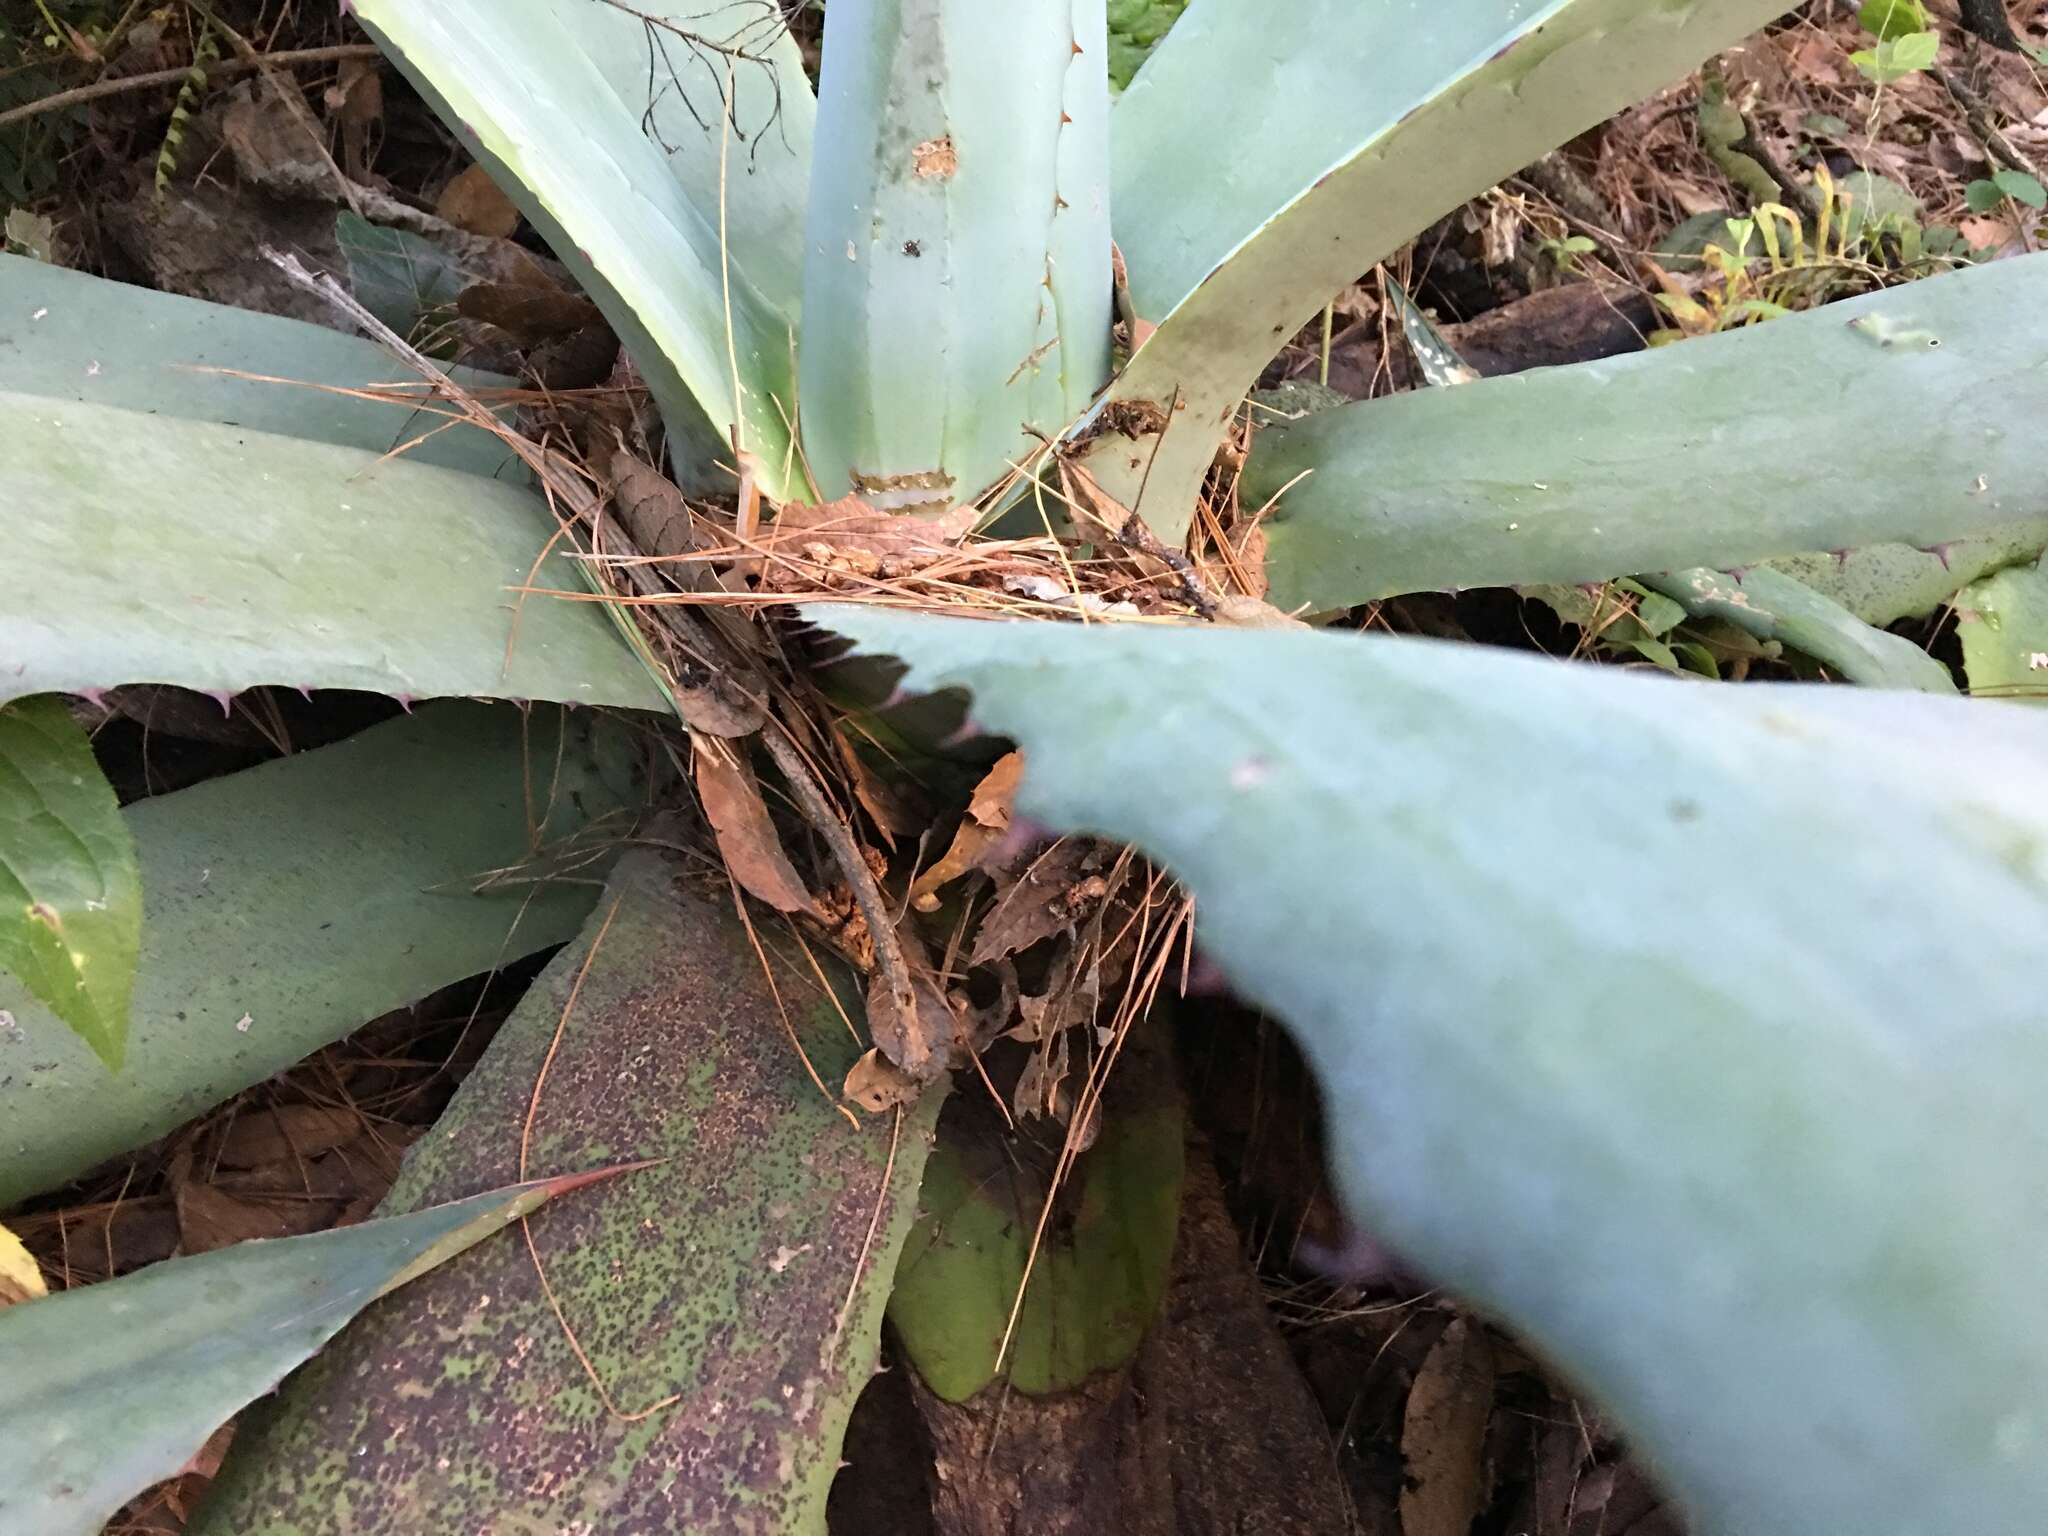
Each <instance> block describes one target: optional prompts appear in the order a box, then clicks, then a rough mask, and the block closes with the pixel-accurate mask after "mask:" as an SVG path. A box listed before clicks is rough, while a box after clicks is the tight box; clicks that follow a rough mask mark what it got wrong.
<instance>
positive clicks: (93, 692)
mask: <svg viewBox="0 0 2048 1536" xmlns="http://www.w3.org/2000/svg"><path fill="white" fill-rule="evenodd" d="M78 696H79V697H80V698H81V699H83V700H85V702H86V703H88V704H90V705H91V706H92V707H93V708H94V709H105V708H106V707H107V690H106V689H104V688H81V689H79V690H78Z"/></svg>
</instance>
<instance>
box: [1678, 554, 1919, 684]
mask: <svg viewBox="0 0 2048 1536" xmlns="http://www.w3.org/2000/svg"><path fill="white" fill-rule="evenodd" d="M1641 580H1642V581H1643V582H1644V583H1645V584H1646V585H1648V586H1651V587H1654V588H1656V590H1657V591H1659V592H1662V593H1664V594H1665V595H1666V596H1667V597H1670V598H1672V599H1674V600H1675V601H1677V602H1679V603H1682V604H1684V606H1685V610H1686V612H1688V613H1690V614H1692V615H1693V616H1694V617H1695V618H1703V619H1724V620H1726V621H1727V622H1728V623H1730V624H1733V625H1735V626H1736V627H1737V628H1738V629H1741V630H1743V631H1744V632H1745V633H1747V634H1750V635H1754V636H1755V637H1756V638H1757V639H1759V640H1775V641H1778V642H1779V643H1780V644H1783V645H1788V646H1790V647H1791V648H1792V649H1793V650H1796V651H1800V652H1803V653H1804V654H1805V655H1808V656H1811V657H1812V658H1813V659H1814V660H1815V661H1818V662H1820V663H1821V664H1822V665H1824V666H1827V667H1830V668H1832V669H1833V670H1834V671H1835V672H1836V673H1837V674H1838V675H1840V676H1841V677H1842V678H1843V679H1844V680H1845V681H1848V682H1852V683H1863V684H1866V685H1868V686H1869V687H1872V688H1910V689H1914V690H1916V691H1918V692H1920V693H1954V692H1955V691H1956V682H1955V679H1954V678H1953V677H1951V676H1949V671H1948V668H1947V667H1945V666H1943V665H1942V664H1941V663H1940V662H1938V661H1936V660H1935V659H1934V658H1933V657H1932V656H1930V655H1928V654H1927V652H1925V651H1924V650H1922V649H1921V648H1920V647H1919V646H1917V645H1915V644H1914V643H1913V642H1912V641H1911V640H1908V639H1906V638H1905V637H1904V636H1903V635H1894V634H1889V633H1887V632H1886V631H1884V630H1882V629H1877V628H1875V627H1873V626H1871V625H1869V624H1866V623H1864V622H1863V621H1862V620H1861V619H1859V618H1857V617H1856V615H1855V614H1853V613H1851V612H1850V611H1849V610H1848V609H1846V608H1844V607H1843V606H1842V605H1841V604H1840V603H1838V602H1836V601H1835V600H1834V599H1833V598H1831V597H1823V596H1822V595H1821V594H1820V593H1818V592H1816V591H1814V590H1813V588H1811V587H1809V586H1806V585H1804V584H1803V583H1801V582H1799V581H1797V580H1795V579H1794V578H1793V577H1790V576H1787V575H1786V574H1785V573H1784V572H1783V571H1774V570H1772V569H1770V568H1769V567H1767V566H1764V567H1759V568H1757V569H1756V570H1753V571H1750V572H1749V573H1748V574H1746V575H1745V576H1744V577H1743V578H1742V579H1741V580H1739V581H1738V580H1737V579H1736V578H1735V577H1733V576H1731V575H1730V574H1728V573H1727V572H1726V571H1712V570H1708V569H1707V568H1706V567H1704V566H1695V567H1694V568H1693V569H1691V570H1689V571H1668V572H1665V573H1664V574H1662V575H1658V576H1645V577H1642V578H1641Z"/></svg>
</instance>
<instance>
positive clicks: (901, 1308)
mask: <svg viewBox="0 0 2048 1536" xmlns="http://www.w3.org/2000/svg"><path fill="white" fill-rule="evenodd" d="M1164 1027H1165V1024H1164V1021H1163V1020H1160V1021H1158V1022H1157V1025H1156V1028H1157V1029H1158V1030H1159V1031H1161V1032H1163V1030H1164ZM1176 1081H1177V1079H1176V1077H1175V1073H1174V1065H1173V1061H1172V1058H1171V1056H1170V1055H1169V1054H1168V1053H1167V1052H1166V1051H1165V1050H1164V1049H1159V1048H1156V1047H1155V1046H1154V1045H1153V1043H1152V1042H1150V1041H1147V1040H1143V1039H1139V1040H1134V1041H1132V1042H1131V1043H1130V1044H1128V1045H1127V1046H1126V1047H1125V1049H1124V1053H1123V1055H1122V1056H1121V1057H1120V1058H1119V1060H1118V1063H1117V1071H1116V1074H1115V1075H1113V1076H1112V1077H1111V1078H1110V1080H1109V1085H1108V1089H1107V1092H1106V1095H1105V1098H1104V1100H1103V1102H1102V1104H1101V1106H1100V1110H1099V1114H1100V1120H1099V1121H1098V1124H1099V1126H1100V1132H1099V1134H1098V1136H1097V1138H1096V1140H1095V1142H1094V1144H1093V1145H1092V1146H1090V1147H1089V1148H1088V1150H1087V1151H1085V1152H1084V1153H1082V1154H1081V1157H1080V1159H1079V1160H1078V1161H1077V1162H1076V1163H1075V1164H1074V1165H1073V1167H1072V1170H1071V1172H1070V1174H1069V1176H1068V1179H1067V1182H1066V1185H1065V1188H1064V1189H1063V1191H1062V1192H1061V1195H1060V1199H1061V1201H1062V1204H1061V1206H1060V1207H1059V1208H1057V1209H1056V1210H1055V1212H1054V1213H1053V1216H1052V1218H1051V1219H1050V1220H1049V1221H1047V1222H1046V1223H1045V1225H1044V1227H1043V1229H1042V1230H1041V1228H1040V1218H1041V1217H1042V1216H1043V1215H1044V1213H1045V1201H1046V1195H1047V1190H1046V1179H1045V1171H1046V1170H1045V1168H1044V1167H1043V1166H1041V1165H1040V1163H1039V1162H1038V1161H1037V1159H1038V1158H1039V1157H1040V1156H1041V1155H1042V1154H1041V1152H1040V1150H1039V1148H1036V1147H1032V1146H1025V1147H1022V1148H1020V1147H1019V1145H1018V1136H1017V1133H1016V1131H1015V1130H1014V1129H1013V1128H1012V1127H1010V1126H1007V1125H1005V1124H1004V1123H1003V1122H1002V1121H1001V1120H1000V1119H999V1118H998V1117H997V1116H996V1114H995V1113H994V1112H993V1107H992V1105H991V1104H990V1103H989V1101H988V1100H987V1099H986V1098H981V1099H979V1100H978V1102H977V1101H976V1100H973V1099H956V1100H955V1101H954V1102H953V1105H952V1110H951V1113H950V1115H949V1116H948V1118H947V1120H946V1122H945V1124H944V1126H943V1128H942V1129H941V1132H940V1136H939V1141H938V1144H937V1145H936V1146H934V1147H933V1148H932V1153H931V1159H930V1161H929V1162H928V1163H927V1164H926V1165H925V1179H924V1188H923V1190H922V1191H921V1192H920V1193H919V1195H918V1202H917V1204H918V1218H917V1225H916V1226H915V1227H913V1228H912V1229H911V1233H910V1239H909V1241H908V1242H907V1243H905V1244H904V1248H903V1257H902V1260H901V1261H900V1263H899V1264H898V1266H897V1271H896V1286H895V1290H894V1292H893V1293H892V1294H891V1295H890V1297H889V1321H890V1323H891V1325H892V1326H893V1327H894V1329H895V1333H896V1340H897V1343H898V1345H899V1346H900V1347H901V1349H902V1352H903V1356H904V1358H905V1359H906V1360H907V1361H908V1362H909V1364H910V1365H911V1367H912V1368H913V1369H914V1370H915V1371H916V1372H917V1374H918V1376H919V1378H920V1379H921V1380H922V1381H923V1382H924V1384H925V1385H926V1386H927V1387H929V1388H930V1389H931V1390H932V1391H933V1392H935V1393H937V1394H938V1395H939V1396H940V1397H942V1398H944V1399H946V1400H947V1401H948V1402H955V1403H958V1402H965V1401H966V1400H967V1399H969V1398H971V1397H973V1396H974V1395H975V1394H977V1393H978V1392H981V1391H982V1390H983V1389H984V1388H986V1387H988V1386H990V1385H991V1384H992V1383H994V1382H995V1381H996V1380H997V1378H998V1361H999V1360H1000V1361H1001V1367H1000V1371H1001V1380H1002V1382H1003V1384H1004V1386H1005V1387H1006V1388H1013V1389H1015V1390H1016V1391H1019V1392H1025V1393H1029V1394H1032V1395H1034V1396H1037V1395H1043V1394H1047V1393H1055V1392H1065V1391H1070V1390H1072V1389H1073V1388H1075V1387H1078V1386H1080V1385H1081V1384H1082V1383H1083V1382H1085V1381H1086V1380H1087V1379H1088V1378H1089V1377H1091V1376H1094V1375H1096V1374H1097V1373H1098V1372H1103V1371H1113V1370H1116V1369H1117V1368H1119V1367H1120V1366H1123V1365H1125V1364H1127V1363H1128V1362H1129V1361H1130V1359H1131V1358H1132V1356H1134V1355H1135V1354H1136V1353H1137V1351H1138V1346H1139V1345H1140V1344H1141V1343H1142V1342H1143V1341H1144V1338H1145V1334H1146V1330H1147V1329H1149V1328H1150V1327H1151V1325H1152V1322H1153V1320H1154V1318H1155V1317H1156V1316H1157V1315H1158V1312H1159V1303H1160V1298H1161V1297H1163V1296H1164V1295H1165V1294H1166V1284H1167V1280H1168V1278H1169V1276H1170V1274H1171V1272H1172V1269H1173V1242H1174V1232H1175V1230H1176V1229H1177V1227H1178V1226H1179V1224H1180V1204H1181V1179H1182V1175H1183V1173H1184V1172H1185V1167H1186V1158H1185V1147H1184V1138H1185V1135H1186V1128H1185V1126H1184V1124H1183V1116H1182V1107H1181V1102H1180V1096H1179V1090H1178V1088H1177V1086H1176ZM1055 1144H1056V1138H1055ZM1027 1273H1028V1275H1029V1284H1028V1285H1026V1275H1027ZM1020 1286H1024V1287H1025V1289H1024V1299H1023V1306H1022V1308H1021V1310H1016V1312H1015V1316H1016V1326H1015V1328H1014V1330H1013V1329H1012V1328H1011V1325H1010V1320H1011V1316H1012V1312H1013V1309H1015V1308H1016V1306H1017V1292H1018V1288H1019V1287H1020ZM1005 1344H1007V1345H1008V1353H1007V1354H1005V1353H1004V1346H1005Z"/></svg>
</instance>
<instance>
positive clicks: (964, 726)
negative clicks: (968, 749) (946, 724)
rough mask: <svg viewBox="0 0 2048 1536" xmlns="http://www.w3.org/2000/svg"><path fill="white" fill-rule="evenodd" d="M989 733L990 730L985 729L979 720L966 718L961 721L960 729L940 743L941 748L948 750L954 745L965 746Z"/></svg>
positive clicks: (944, 750)
mask: <svg viewBox="0 0 2048 1536" xmlns="http://www.w3.org/2000/svg"><path fill="white" fill-rule="evenodd" d="M987 734H988V732H987V731H984V730H983V729H982V728H981V726H980V724H979V723H978V722H976V721H973V720H965V721H962V722H961V724H960V729H958V730H957V731H954V732H953V733H952V734H951V735H949V736H947V737H946V738H945V739H944V740H943V741H941V742H940V743H939V750H940V751H941V752H946V751H950V750H951V749H953V748H954V747H963V746H965V745H966V744H967V743H968V742H970V741H979V740H980V739H981V738H982V737H984V736H986V735H987Z"/></svg>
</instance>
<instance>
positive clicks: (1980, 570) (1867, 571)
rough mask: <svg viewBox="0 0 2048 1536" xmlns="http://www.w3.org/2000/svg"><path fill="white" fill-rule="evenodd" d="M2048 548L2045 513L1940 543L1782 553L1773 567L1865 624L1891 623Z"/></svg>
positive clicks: (1924, 611) (1926, 611)
mask: <svg viewBox="0 0 2048 1536" xmlns="http://www.w3.org/2000/svg"><path fill="white" fill-rule="evenodd" d="M2044 548H2048V518H2040V519H2037V520H2035V521H2033V522H2020V523H2013V524H2011V525H2009V526H2007V527H2003V528H1996V529H1993V530H1992V531H1991V532H1989V533H1981V534H1975V535H1972V536H1971V537H1969V538H1966V539H1954V540H1951V541H1950V542H1949V543H1947V544H1944V545H1942V546H1941V547H1940V548H1938V549H1932V550H1929V549H1915V548H1914V547H1913V546H1912V545H1910V544H1866V545H1862V546H1859V547H1858V548H1855V549H1849V550H1844V551H1842V552H1841V553H1840V554H1835V555H1825V554H1807V555H1786V556H1784V557H1783V558H1781V559H1777V560H1773V561H1771V562H1770V566H1771V568H1772V569H1773V570H1778V571H1783V572H1784V573H1785V574H1786V575H1787V576H1790V577H1792V578H1793V579H1794V580H1796V581H1798V582H1801V583H1803V584H1804V585H1806V586H1809V587H1811V588H1813V590H1814V591H1816V592H1818V593H1820V594H1821V595H1822V596H1823V597H1831V598H1833V599H1834V600H1835V601H1836V602H1838V603H1840V604H1841V605H1842V606H1843V607H1844V608H1846V609H1848V610H1849V611H1850V612H1851V613H1853V614H1855V615H1856V617H1857V618H1859V619H1861V620H1862V621H1863V622H1864V623H1866V624H1893V623H1896V622H1897V621H1898V620H1900V619H1921V618H1925V617H1926V616H1927V615H1928V614H1930V613H1932V612H1934V610H1935V609H1937V608H1939V607H1940V606H1941V605H1942V604H1943V603H1946V602H1947V601H1948V600H1949V599H1950V598H1952V597H1954V596H1955V595H1956V593H1957V592H1959V591H1960V590H1961V589H1962V588H1964V587H1966V586H1968V585H1969V584H1970V583H1971V582H1973V581H1977V580H1980V579H1981V578H1983V577H1985V576H1989V575H1990V574H1991V573H1992V572H1994V571H2002V570H2004V569H2005V568H2006V567H2007V566H2008V565H2024V564H2028V563H2031V562H2032V561H2034V560H2035V559H2037V558H2039V556H2040V554H2041V551H2042V550H2043V549H2044Z"/></svg>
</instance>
